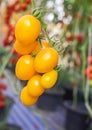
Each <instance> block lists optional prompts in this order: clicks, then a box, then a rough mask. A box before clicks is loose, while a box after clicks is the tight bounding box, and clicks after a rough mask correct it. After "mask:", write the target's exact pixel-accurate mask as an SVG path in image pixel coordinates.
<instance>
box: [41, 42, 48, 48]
mask: <svg viewBox="0 0 92 130" xmlns="http://www.w3.org/2000/svg"><path fill="white" fill-rule="evenodd" d="M48 47H50V44H49V42H45V41H43V42H42V49H45V48H48Z"/></svg>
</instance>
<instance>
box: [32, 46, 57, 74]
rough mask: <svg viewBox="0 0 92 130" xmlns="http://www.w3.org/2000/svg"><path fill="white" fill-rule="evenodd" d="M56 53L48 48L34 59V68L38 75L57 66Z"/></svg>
mask: <svg viewBox="0 0 92 130" xmlns="http://www.w3.org/2000/svg"><path fill="white" fill-rule="evenodd" d="M58 59H59V56H58V53H57V51H56V50H55V49H53V48H51V47H49V48H45V49H43V50H41V51H40V52H39V53H38V54H37V55H36V57H35V59H34V67H35V70H36V71H37V72H38V73H46V72H48V71H51V70H52V69H53V68H54V67H55V66H56V65H57V64H58Z"/></svg>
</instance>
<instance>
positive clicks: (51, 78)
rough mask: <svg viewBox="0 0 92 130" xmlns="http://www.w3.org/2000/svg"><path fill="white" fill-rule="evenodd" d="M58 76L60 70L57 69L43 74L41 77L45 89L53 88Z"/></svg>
mask: <svg viewBox="0 0 92 130" xmlns="http://www.w3.org/2000/svg"><path fill="white" fill-rule="evenodd" d="M57 78H58V72H57V71H56V70H52V71H50V72H47V73H45V74H43V75H42V77H41V85H42V86H43V87H44V89H48V88H52V87H53V86H54V85H55V83H56V81H57Z"/></svg>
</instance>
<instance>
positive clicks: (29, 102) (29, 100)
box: [20, 86, 38, 106]
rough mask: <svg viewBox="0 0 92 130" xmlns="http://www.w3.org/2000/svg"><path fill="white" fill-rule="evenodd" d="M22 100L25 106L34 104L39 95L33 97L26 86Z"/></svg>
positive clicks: (22, 91) (21, 94)
mask: <svg viewBox="0 0 92 130" xmlns="http://www.w3.org/2000/svg"><path fill="white" fill-rule="evenodd" d="M20 100H21V102H22V103H23V104H24V105H25V106H32V105H34V104H35V103H36V102H37V100H38V97H31V96H30V95H29V93H28V91H27V87H26V86H25V87H24V88H23V89H22V90H21V93H20Z"/></svg>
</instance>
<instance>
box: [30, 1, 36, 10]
mask: <svg viewBox="0 0 92 130" xmlns="http://www.w3.org/2000/svg"><path fill="white" fill-rule="evenodd" d="M31 2H32V9H34V8H36V1H35V0H32V1H31Z"/></svg>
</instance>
